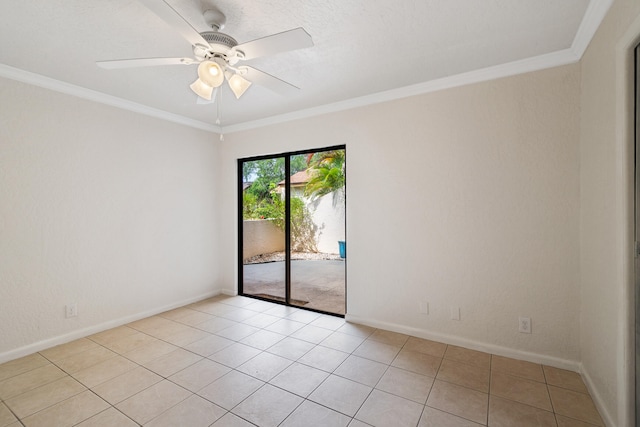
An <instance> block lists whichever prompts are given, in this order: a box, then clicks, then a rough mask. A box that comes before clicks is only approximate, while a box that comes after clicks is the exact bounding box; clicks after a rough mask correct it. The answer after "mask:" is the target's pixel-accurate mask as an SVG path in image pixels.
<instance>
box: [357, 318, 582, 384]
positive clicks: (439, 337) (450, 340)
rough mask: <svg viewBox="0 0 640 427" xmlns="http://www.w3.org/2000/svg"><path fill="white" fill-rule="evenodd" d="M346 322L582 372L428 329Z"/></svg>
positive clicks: (565, 363) (574, 364)
mask: <svg viewBox="0 0 640 427" xmlns="http://www.w3.org/2000/svg"><path fill="white" fill-rule="evenodd" d="M345 320H346V321H347V322H352V323H359V324H361V325H366V326H371V327H374V328H380V329H386V330H388V331H393V332H398V333H401V334H405V335H411V336H414V337H418V338H424V339H428V340H432V341H438V342H441V343H445V344H451V345H457V346H460V347H465V348H468V349H471V350H478V351H483V352H485V353H491V354H495V355H498V356H503V357H511V358H514V359H519V360H525V361H527V362H533V363H540V364H543V365H548V366H553V367H555V368H560V369H566V370H569V371H573V372H578V373H579V372H580V363H579V362H578V361H575V360H567V359H562V358H559V357H554V356H548V355H544V354H538V353H532V352H529V351H522V350H516V349H513V348H508V347H502V346H499V345H495V344H490V343H485V342H481V341H474V340H470V339H467V338H461V337H457V336H455V335H449V334H442V333H438V332H433V331H428V330H426V329H419V328H413V327H410V326H405V325H400V324H396V323H389V322H381V321H379V320H375V319H368V318H363V317H358V316H353V315H349V314H347V315H346V316H345Z"/></svg>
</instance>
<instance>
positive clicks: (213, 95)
mask: <svg viewBox="0 0 640 427" xmlns="http://www.w3.org/2000/svg"><path fill="white" fill-rule="evenodd" d="M217 95H218V88H217V87H216V88H214V89H213V92H212V93H211V101H208V100H206V99H204V98H201V97H199V96H198V97H196V98H197V99H196V104H198V105H208V104H213V103H215V102H216V96H217Z"/></svg>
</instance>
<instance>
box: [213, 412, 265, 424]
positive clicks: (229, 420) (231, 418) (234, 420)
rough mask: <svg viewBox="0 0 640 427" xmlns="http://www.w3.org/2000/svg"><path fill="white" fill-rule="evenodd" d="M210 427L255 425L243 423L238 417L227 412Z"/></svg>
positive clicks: (247, 422)
mask: <svg viewBox="0 0 640 427" xmlns="http://www.w3.org/2000/svg"><path fill="white" fill-rule="evenodd" d="M211 427H255V424H251V423H250V422H249V421H245V420H243V419H242V418H240V417H239V416H237V415H234V414H232V413H231V412H227V414H226V415H225V416H223V417H222V418H220V419H219V420H218V421H216V422H215V423H213V424H211Z"/></svg>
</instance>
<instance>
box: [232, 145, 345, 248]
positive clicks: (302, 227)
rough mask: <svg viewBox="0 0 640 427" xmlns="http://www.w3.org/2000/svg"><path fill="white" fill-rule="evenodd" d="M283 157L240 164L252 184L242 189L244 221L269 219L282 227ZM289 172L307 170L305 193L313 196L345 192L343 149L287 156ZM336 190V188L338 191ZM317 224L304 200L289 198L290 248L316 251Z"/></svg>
mask: <svg viewBox="0 0 640 427" xmlns="http://www.w3.org/2000/svg"><path fill="white" fill-rule="evenodd" d="M284 160H285V159H284V157H279V158H271V159H264V160H255V161H251V162H245V163H243V168H242V177H243V181H244V182H251V185H250V186H249V187H248V188H247V189H246V190H245V191H244V192H243V203H242V214H243V218H244V219H245V220H251V219H271V220H273V221H274V224H276V225H277V226H278V227H279V228H281V229H283V230H284V228H285V221H284V212H285V209H284V208H285V206H284V205H285V202H284V197H282V194H280V192H278V191H277V190H278V183H280V182H282V181H283V180H284V178H285V176H284V175H285V173H284ZM290 168H291V175H293V174H295V173H297V172H299V171H303V170H309V175H310V179H309V181H308V183H307V184H306V186H305V190H304V195H305V197H309V198H311V199H315V198H318V197H321V196H324V195H326V194H329V193H331V192H334V191H336V192H337V193H338V192H342V193H343V194H344V185H345V151H344V150H331V151H324V152H319V153H311V154H309V155H306V156H305V155H295V156H291V159H290ZM337 190H339V191H337ZM315 231H316V226H315V224H314V223H313V221H312V219H311V214H310V212H309V210H308V209H307V205H306V203H305V201H304V200H303V199H301V198H298V197H291V240H292V241H291V249H292V250H293V251H297V252H317V251H318V250H317V247H316V241H315Z"/></svg>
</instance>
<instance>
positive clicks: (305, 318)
mask: <svg viewBox="0 0 640 427" xmlns="http://www.w3.org/2000/svg"><path fill="white" fill-rule="evenodd" d="M319 317H320V313H314V312H313V311H306V310H298V311H296V312H295V313H293V314H291V315H289V316H287V319H289V320H295V321H296V322H302V323H307V324H309V323H311V322H313V321H314V320H316V319H317V318H319Z"/></svg>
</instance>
